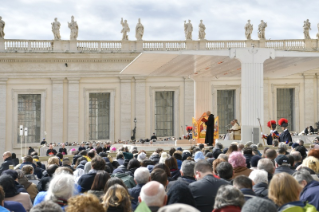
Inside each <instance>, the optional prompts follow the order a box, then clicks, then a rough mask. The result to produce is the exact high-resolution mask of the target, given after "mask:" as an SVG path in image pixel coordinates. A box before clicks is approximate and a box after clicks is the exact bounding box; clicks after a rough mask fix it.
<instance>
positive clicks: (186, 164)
mask: <svg viewBox="0 0 319 212" xmlns="http://www.w3.org/2000/svg"><path fill="white" fill-rule="evenodd" d="M194 167H195V162H194V161H190V160H184V161H183V163H182V166H181V171H182V172H183V174H184V176H187V177H193V176H194Z"/></svg>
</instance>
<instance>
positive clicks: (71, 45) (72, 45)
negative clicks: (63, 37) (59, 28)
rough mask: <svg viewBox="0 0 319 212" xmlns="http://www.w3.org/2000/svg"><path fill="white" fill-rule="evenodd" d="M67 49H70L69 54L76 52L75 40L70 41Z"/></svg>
mask: <svg viewBox="0 0 319 212" xmlns="http://www.w3.org/2000/svg"><path fill="white" fill-rule="evenodd" d="M69 49H70V52H76V51H77V50H78V47H77V41H76V40H70V48H69Z"/></svg>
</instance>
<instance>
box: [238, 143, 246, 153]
mask: <svg viewBox="0 0 319 212" xmlns="http://www.w3.org/2000/svg"><path fill="white" fill-rule="evenodd" d="M244 148H245V145H244V144H238V145H237V149H238V152H242V151H243V149H244Z"/></svg>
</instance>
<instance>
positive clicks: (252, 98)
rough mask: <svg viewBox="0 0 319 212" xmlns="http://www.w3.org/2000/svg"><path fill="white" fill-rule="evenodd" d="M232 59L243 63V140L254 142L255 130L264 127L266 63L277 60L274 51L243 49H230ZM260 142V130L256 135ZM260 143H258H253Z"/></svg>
mask: <svg viewBox="0 0 319 212" xmlns="http://www.w3.org/2000/svg"><path fill="white" fill-rule="evenodd" d="M230 57H231V58H236V59H238V60H239V61H240V62H241V94H242V95H241V98H242V101H241V117H242V126H241V140H242V141H243V142H247V141H253V128H258V129H259V122H258V119H260V123H261V125H264V121H265V120H264V90H263V83H264V82H263V74H264V73H263V71H264V70H263V66H264V61H265V60H267V59H269V58H273V59H274V58H275V51H274V50H273V49H264V48H263V49H261V48H242V49H230ZM255 136H258V138H259V140H260V130H259V132H258V135H257V133H256V134H255ZM253 142H254V143H258V141H256V140H255V141H253Z"/></svg>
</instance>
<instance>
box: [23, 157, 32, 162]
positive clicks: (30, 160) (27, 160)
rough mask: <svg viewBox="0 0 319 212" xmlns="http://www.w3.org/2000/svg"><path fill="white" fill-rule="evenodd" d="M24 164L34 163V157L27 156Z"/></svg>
mask: <svg viewBox="0 0 319 212" xmlns="http://www.w3.org/2000/svg"><path fill="white" fill-rule="evenodd" d="M23 161H24V162H27V163H33V157H32V156H31V155H27V156H25V157H24V158H23Z"/></svg>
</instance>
